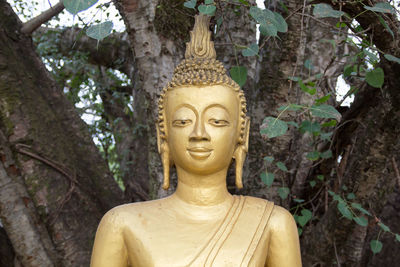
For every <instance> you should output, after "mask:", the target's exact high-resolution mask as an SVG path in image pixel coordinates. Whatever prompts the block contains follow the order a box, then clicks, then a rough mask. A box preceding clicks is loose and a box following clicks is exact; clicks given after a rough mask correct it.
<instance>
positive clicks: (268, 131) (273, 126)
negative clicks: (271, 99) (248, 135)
mask: <svg viewBox="0 0 400 267" xmlns="http://www.w3.org/2000/svg"><path fill="white" fill-rule="evenodd" d="M263 125H266V127H265V128H263V129H261V131H260V133H261V134H265V135H267V136H268V138H274V137H277V136H280V135H284V134H285V133H286V131H287V130H288V125H287V123H286V122H284V121H281V120H280V119H278V118H274V117H266V118H265V119H264V121H263Z"/></svg>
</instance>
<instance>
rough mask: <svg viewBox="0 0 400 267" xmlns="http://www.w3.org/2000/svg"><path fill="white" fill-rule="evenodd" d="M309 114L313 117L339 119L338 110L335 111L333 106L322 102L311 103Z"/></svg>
mask: <svg viewBox="0 0 400 267" xmlns="http://www.w3.org/2000/svg"><path fill="white" fill-rule="evenodd" d="M310 109H311V114H312V115H313V116H315V117H319V118H325V119H337V120H340V117H341V116H342V115H340V113H339V111H337V110H336V109H335V108H334V107H333V106H331V105H327V104H322V105H318V106H317V105H312V107H311V108H310Z"/></svg>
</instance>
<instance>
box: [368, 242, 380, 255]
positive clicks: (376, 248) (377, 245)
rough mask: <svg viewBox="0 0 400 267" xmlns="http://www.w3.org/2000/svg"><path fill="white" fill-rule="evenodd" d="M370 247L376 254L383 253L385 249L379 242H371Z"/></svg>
mask: <svg viewBox="0 0 400 267" xmlns="http://www.w3.org/2000/svg"><path fill="white" fill-rule="evenodd" d="M369 245H370V247H371V250H372V252H373V253H374V254H376V253H379V252H381V250H382V247H383V245H382V242H381V241H379V240H371V242H370V243H369Z"/></svg>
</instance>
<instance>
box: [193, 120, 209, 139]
mask: <svg viewBox="0 0 400 267" xmlns="http://www.w3.org/2000/svg"><path fill="white" fill-rule="evenodd" d="M210 139H211V138H210V136H209V135H208V133H207V131H206V128H205V127H204V123H202V122H201V121H200V120H197V121H196V124H195V125H194V128H193V131H192V132H191V133H190V135H189V140H197V141H198V140H204V141H209V140H210Z"/></svg>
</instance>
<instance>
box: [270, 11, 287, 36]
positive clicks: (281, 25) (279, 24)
mask: <svg viewBox="0 0 400 267" xmlns="http://www.w3.org/2000/svg"><path fill="white" fill-rule="evenodd" d="M273 13H274V16H275V21H276V24H275V27H276V29H277V30H278V32H287V30H288V25H287V23H286V21H285V19H284V18H283V17H282V15H281V14H279V13H276V12H273Z"/></svg>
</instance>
